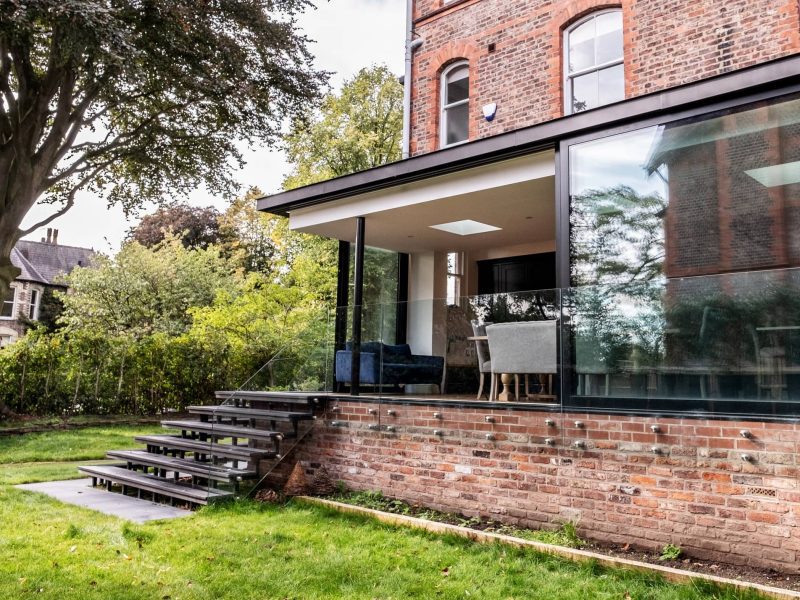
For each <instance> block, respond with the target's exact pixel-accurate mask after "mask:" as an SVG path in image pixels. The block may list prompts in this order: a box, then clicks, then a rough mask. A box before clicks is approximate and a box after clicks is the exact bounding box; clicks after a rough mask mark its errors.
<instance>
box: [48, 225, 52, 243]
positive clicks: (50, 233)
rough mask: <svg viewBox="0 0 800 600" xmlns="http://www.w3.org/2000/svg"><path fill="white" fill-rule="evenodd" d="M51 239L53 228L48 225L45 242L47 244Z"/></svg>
mask: <svg viewBox="0 0 800 600" xmlns="http://www.w3.org/2000/svg"><path fill="white" fill-rule="evenodd" d="M52 239H53V228H52V227H48V228H47V243H48V244H49V243H50V240H52Z"/></svg>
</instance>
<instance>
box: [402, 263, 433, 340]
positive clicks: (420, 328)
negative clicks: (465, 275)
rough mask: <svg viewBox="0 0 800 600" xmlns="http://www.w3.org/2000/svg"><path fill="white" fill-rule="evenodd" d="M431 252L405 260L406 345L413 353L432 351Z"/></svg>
mask: <svg viewBox="0 0 800 600" xmlns="http://www.w3.org/2000/svg"><path fill="white" fill-rule="evenodd" d="M433 284H434V253H433V252H416V253H414V254H411V255H410V256H409V257H408V337H407V339H408V344H409V345H410V346H411V351H412V352H413V353H414V354H431V353H432V351H433V336H432V335H431V332H432V331H433V301H432V300H431V298H433V297H434V295H433Z"/></svg>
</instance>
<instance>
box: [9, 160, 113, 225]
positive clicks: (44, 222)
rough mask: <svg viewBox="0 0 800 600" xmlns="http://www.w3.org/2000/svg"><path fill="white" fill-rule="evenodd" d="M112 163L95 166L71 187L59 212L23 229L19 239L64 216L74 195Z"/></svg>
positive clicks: (73, 201) (72, 202) (71, 203)
mask: <svg viewBox="0 0 800 600" xmlns="http://www.w3.org/2000/svg"><path fill="white" fill-rule="evenodd" d="M112 162H113V161H111V160H108V161H106V162H104V163H101V164H99V165H97V166H96V167H95V168H94V169H92V171H91V172H90V173H89V174H88V175H86V176H84V177H83V179H81V180H80V181H79V182H78V183H77V184H76V185H75V186H74V187H73V188H72V189H71V190H70V192H69V194H68V195H67V201H66V203H65V204H64V206H62V207H61V208H60V209H59V210H57V211H56V212H54V213H53V214H52V215H50V216H49V217H47V218H45V219H42V220H41V221H39V222H38V223H36V224H34V225H32V226H31V227H29V228H28V229H25V230H24V231H22V232H21V233H20V235H19V237H20V238H22V237H25V236H26V235H29V234H31V233H33V232H34V231H36V230H37V229H39V228H40V227H44V226H45V225H49V224H50V223H52V222H53V221H55V220H56V219H57V218H59V217H61V216H63V215H64V214H66V213H67V211H68V210H69V209H70V208H72V207H73V206H74V205H75V195H76V194H77V193H78V192H79V191H80V190H81V189H83V188H84V187H85V186H86V185H87V184H88V183H90V182H91V181H92V180H93V179H94V178H95V177H96V176H97V175H98V173H100V171H102V170H103V169H105V168H106V167H107V166H108V165H110V164H111V163H112Z"/></svg>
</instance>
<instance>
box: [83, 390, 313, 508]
mask: <svg viewBox="0 0 800 600" xmlns="http://www.w3.org/2000/svg"><path fill="white" fill-rule="evenodd" d="M217 400H218V401H223V402H224V403H221V404H219V405H217V406H190V407H189V408H188V412H189V414H190V415H193V416H194V417H196V418H197V420H189V419H179V420H165V421H162V422H161V424H162V426H163V427H165V428H167V429H173V430H178V431H179V432H180V433H179V434H173V433H165V434H164V435H142V436H137V437H136V438H135V440H136V441H137V442H139V443H140V444H143V445H144V448H143V449H137V450H109V451H108V453H107V455H108V457H109V458H112V459H115V460H118V461H120V464H117V465H102V466H85V467H79V470H80V471H81V472H82V473H84V474H85V475H88V476H89V477H91V478H92V484H93V485H97V484H102V485H105V486H106V488H107V489H109V490H112V489H119V490H120V491H122V492H123V493H125V494H130V493H135V494H136V495H137V497H140V498H149V499H152V500H153V501H169V502H170V503H172V504H175V503H176V502H179V503H186V504H189V505H190V506H200V505H204V504H208V503H210V502H216V501H219V500H224V499H226V498H231V497H233V496H234V495H235V493H237V492H238V490H239V486H240V484H241V483H243V482H246V481H249V480H254V479H256V478H257V477H258V465H259V461H261V460H264V459H278V458H280V451H281V443H282V442H283V441H284V440H285V439H287V438H296V437H297V436H298V433H299V428H300V425H301V423H303V422H310V421H312V420H313V419H314V418H315V417H314V409H315V408H316V407H317V406H318V405H319V403H320V401H321V399H320V398H319V397H317V396H314V395H306V394H296V393H289V392H225V391H222V392H217Z"/></svg>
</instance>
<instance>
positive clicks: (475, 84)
mask: <svg viewBox="0 0 800 600" xmlns="http://www.w3.org/2000/svg"><path fill="white" fill-rule="evenodd" d="M449 6H450V7H449V8H444V6H443V0H418V1H417V2H416V4H415V36H416V37H419V38H422V39H423V40H424V43H423V45H422V47H421V48H420V49H419V50H418V51H417V52H416V53H415V56H414V63H413V74H412V81H413V88H412V114H411V122H412V135H411V138H412V144H411V151H412V154H423V153H426V152H431V151H433V150H436V149H438V147H439V146H438V127H439V75H440V73H441V71H442V68H443V67H444V66H446V64H447V63H449V62H452V60H454V59H457V58H466V59H468V60H469V61H470V76H471V79H470V86H471V93H470V101H471V104H470V112H471V120H470V139H477V138H482V137H487V136H491V135H496V134H499V133H503V132H506V131H510V130H513V129H518V128H520V127H525V126H528V125H533V124H536V123H540V122H543V121H547V120H550V119H553V118H556V117H559V116H561V115H562V114H563V95H562V88H563V83H562V78H563V74H562V65H561V62H562V61H561V57H562V47H561V46H562V31H563V29H564V27H565V26H568V25H569V24H571V23H572V22H574V21H575V20H576V19H578V18H580V17H581V16H583V15H585V14H588V13H589V12H591V11H593V10H596V9H599V8H607V7H610V6H621V7H622V10H623V22H624V28H625V29H624V36H625V75H626V96H627V97H629V98H630V97H634V96H638V95H642V94H646V93H650V92H655V91H658V90H663V89H665V88H668V87H672V86H676V85H680V84H683V83H688V82H691V81H696V80H698V79H703V78H707V77H711V76H713V75H718V74H721V73H726V72H728V71H732V70H735V69H740V68H743V67H747V66H750V65H754V64H757V63H760V62H765V61H768V60H772V59H775V58H779V57H782V56H787V55H790V54H794V53H797V52H798V51H800V17H799V16H798V14H799V13H798V11H799V10H800V9H798V2H797V0H726V1H725V2H720V1H719V0H621V1H619V2H614V1H613V0H461V1H458V0H456V2H453V3H452V4H451V5H449ZM443 8H444V10H443V11H442V9H443ZM490 43H493V44H495V51H494V52H492V53H490V52H489V50H488V46H489V44H490ZM491 102H496V103H497V105H498V112H497V116H496V118H495V120H494V121H492V122H491V123H487V122H486V121H485V120H484V119H483V117H482V114H481V107H482V106H483V105H484V104H488V103H491Z"/></svg>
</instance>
